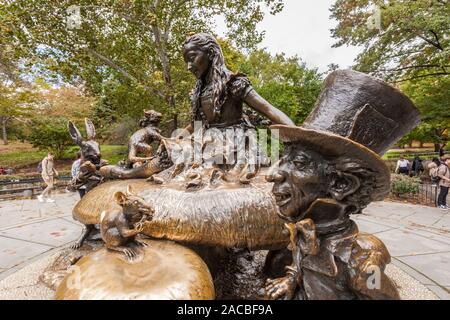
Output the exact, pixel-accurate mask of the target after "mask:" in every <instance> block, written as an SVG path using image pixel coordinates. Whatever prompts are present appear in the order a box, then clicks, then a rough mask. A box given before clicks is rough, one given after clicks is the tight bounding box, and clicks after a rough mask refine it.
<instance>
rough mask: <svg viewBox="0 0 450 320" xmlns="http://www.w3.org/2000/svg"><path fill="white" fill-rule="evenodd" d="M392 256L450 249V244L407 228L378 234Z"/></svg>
mask: <svg viewBox="0 0 450 320" xmlns="http://www.w3.org/2000/svg"><path fill="white" fill-rule="evenodd" d="M376 236H377V237H378V238H380V240H381V241H383V242H384V244H385V245H386V247H387V248H388V250H389V252H390V253H391V255H392V256H395V257H397V256H406V255H417V254H425V253H436V252H446V251H450V245H449V244H448V243H444V242H441V241H436V240H433V239H429V238H427V237H424V236H422V235H418V234H416V233H413V232H411V231H409V230H406V229H396V230H388V231H384V232H380V233H377V235H376Z"/></svg>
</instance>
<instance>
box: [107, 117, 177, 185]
mask: <svg viewBox="0 0 450 320" xmlns="http://www.w3.org/2000/svg"><path fill="white" fill-rule="evenodd" d="M161 118H162V115H161V113H159V112H156V111H154V110H145V111H144V118H143V119H141V120H140V121H139V125H140V126H141V127H142V128H141V129H139V130H138V131H136V132H135V133H134V134H133V135H132V136H131V137H130V139H129V141H128V161H127V162H126V165H124V166H122V165H110V166H104V167H102V168H101V170H100V174H101V175H102V177H104V178H107V179H144V178H148V177H150V176H152V175H153V174H155V173H158V172H161V171H162V170H164V169H166V168H168V167H170V165H171V164H172V163H171V161H170V159H169V158H168V156H167V151H166V150H165V148H164V144H162V143H160V146H159V148H158V150H157V151H156V152H155V154H154V155H153V154H152V146H151V144H152V143H153V142H160V141H161V139H162V137H161V134H160V130H159V128H158V126H159V123H160V122H161ZM139 153H143V154H144V157H139V156H138V155H139Z"/></svg>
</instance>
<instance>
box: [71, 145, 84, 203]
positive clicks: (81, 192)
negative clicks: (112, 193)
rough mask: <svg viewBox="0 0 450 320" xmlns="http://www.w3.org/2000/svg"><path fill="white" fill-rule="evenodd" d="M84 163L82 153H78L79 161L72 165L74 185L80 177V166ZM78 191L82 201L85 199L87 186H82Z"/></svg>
mask: <svg viewBox="0 0 450 320" xmlns="http://www.w3.org/2000/svg"><path fill="white" fill-rule="evenodd" d="M82 162H83V157H82V155H81V151H78V152H77V160H75V161H74V162H73V164H72V170H71V175H72V181H73V185H76V179H77V176H78V173H79V172H80V166H81V163H82ZM77 190H78V194H79V195H80V199H81V198H83V197H84V195H85V194H86V186H81V187H79V188H77Z"/></svg>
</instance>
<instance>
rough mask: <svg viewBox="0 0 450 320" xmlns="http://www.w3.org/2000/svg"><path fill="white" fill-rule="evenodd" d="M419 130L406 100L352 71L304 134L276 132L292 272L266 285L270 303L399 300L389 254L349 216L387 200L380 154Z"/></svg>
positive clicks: (332, 85)
mask: <svg viewBox="0 0 450 320" xmlns="http://www.w3.org/2000/svg"><path fill="white" fill-rule="evenodd" d="M418 123H419V112H418V111H417V109H416V108H415V107H414V105H413V104H412V102H411V101H410V100H409V99H408V98H407V97H406V96H404V95H403V94H402V93H401V92H399V91H398V90H396V89H394V88H392V87H390V86H389V85H387V84H385V83H384V82H382V81H381V80H378V79H374V78H372V77H370V76H368V75H364V74H361V73H359V72H355V71H350V70H346V71H335V72H333V73H332V74H330V75H329V76H328V78H327V79H326V80H325V89H324V91H323V92H322V94H321V96H320V98H319V100H318V102H317V104H316V106H315V108H314V110H313V111H312V113H311V115H310V116H309V117H308V118H307V119H306V121H305V123H304V125H303V126H302V127H290V126H280V125H278V126H272V127H271V128H273V129H278V130H279V133H280V138H281V140H282V141H284V142H285V150H284V155H283V157H282V158H281V160H280V161H279V162H278V163H277V164H276V165H274V166H273V168H272V170H271V173H270V174H269V175H268V176H267V180H268V181H269V182H273V183H274V185H273V189H272V192H273V194H274V196H275V198H276V202H277V206H278V208H279V215H280V217H281V218H282V219H283V220H284V221H286V227H287V228H288V230H289V232H290V235H291V236H290V239H291V241H290V245H289V249H290V250H291V251H292V264H291V265H290V266H288V267H287V273H286V276H284V277H281V278H277V279H273V280H272V279H269V280H268V281H267V285H266V296H267V298H269V299H399V295H398V292H397V289H396V287H395V285H394V284H393V283H392V281H391V280H390V279H389V278H388V277H387V276H386V275H385V274H384V269H385V266H386V264H388V263H389V262H390V255H389V252H388V251H387V249H386V247H385V246H384V244H383V243H382V242H381V241H380V240H379V239H377V238H376V237H375V236H372V235H368V234H364V233H359V232H358V228H357V226H356V224H355V223H354V222H353V221H352V220H351V219H350V214H358V213H361V211H362V209H364V208H365V207H366V206H367V205H368V204H369V203H370V202H372V201H373V200H381V199H383V197H384V196H385V195H386V194H387V193H388V192H389V186H390V184H389V177H390V173H389V170H388V168H387V166H386V165H385V163H384V162H383V161H382V160H381V158H380V156H379V155H378V154H377V153H382V152H384V151H385V150H387V149H388V148H389V147H390V146H391V145H392V144H393V143H395V142H396V140H397V139H398V138H400V137H401V136H402V135H403V134H405V133H407V132H408V131H409V130H411V129H413V128H414V127H415V126H416V125H417V124H418ZM372 281H374V283H372Z"/></svg>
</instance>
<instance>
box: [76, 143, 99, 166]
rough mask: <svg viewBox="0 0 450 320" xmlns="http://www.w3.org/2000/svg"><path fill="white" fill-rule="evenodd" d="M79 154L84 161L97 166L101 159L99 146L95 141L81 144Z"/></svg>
mask: <svg viewBox="0 0 450 320" xmlns="http://www.w3.org/2000/svg"><path fill="white" fill-rule="evenodd" d="M81 153H82V155H83V158H84V159H85V160H88V161H90V162H92V163H93V164H99V163H100V159H101V156H102V155H101V153H100V145H99V144H98V142H97V141H94V140H88V141H83V142H81Z"/></svg>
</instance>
